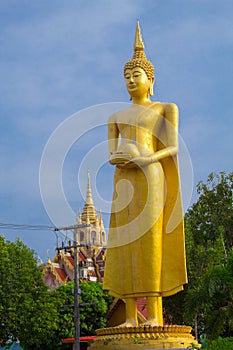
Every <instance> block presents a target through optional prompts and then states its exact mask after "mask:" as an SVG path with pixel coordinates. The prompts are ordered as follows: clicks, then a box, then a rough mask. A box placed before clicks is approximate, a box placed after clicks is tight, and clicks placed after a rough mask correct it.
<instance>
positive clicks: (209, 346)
mask: <svg viewBox="0 0 233 350" xmlns="http://www.w3.org/2000/svg"><path fill="white" fill-rule="evenodd" d="M202 349H205V350H233V338H218V339H215V340H212V341H206V344H205V345H203V346H202Z"/></svg>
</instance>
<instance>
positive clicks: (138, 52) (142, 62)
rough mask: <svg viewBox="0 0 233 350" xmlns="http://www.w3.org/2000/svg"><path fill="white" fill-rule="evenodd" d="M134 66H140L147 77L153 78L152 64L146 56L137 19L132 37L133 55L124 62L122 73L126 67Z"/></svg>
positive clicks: (131, 67)
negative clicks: (133, 37) (133, 36)
mask: <svg viewBox="0 0 233 350" xmlns="http://www.w3.org/2000/svg"><path fill="white" fill-rule="evenodd" d="M135 67H140V68H142V69H143V70H144V71H145V73H146V75H147V77H148V79H154V66H153V64H152V63H151V62H150V61H148V60H147V58H146V55H145V52H144V43H143V41H142V35H141V28H140V25H139V21H137V27H136V33H135V39H134V55H133V58H132V59H131V60H130V61H128V62H126V64H125V66H124V74H125V71H126V70H127V69H133V68H135Z"/></svg>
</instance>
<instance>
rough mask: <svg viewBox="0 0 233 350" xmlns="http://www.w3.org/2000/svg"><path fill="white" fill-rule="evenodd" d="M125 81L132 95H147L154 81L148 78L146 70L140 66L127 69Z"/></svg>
mask: <svg viewBox="0 0 233 350" xmlns="http://www.w3.org/2000/svg"><path fill="white" fill-rule="evenodd" d="M124 76H125V83H126V87H127V90H128V93H129V94H130V96H131V97H143V96H147V95H148V92H149V90H150V86H151V84H153V81H152V80H150V79H148V77H147V75H146V73H145V71H144V70H143V69H142V68H140V67H135V68H133V69H126V71H125V74H124Z"/></svg>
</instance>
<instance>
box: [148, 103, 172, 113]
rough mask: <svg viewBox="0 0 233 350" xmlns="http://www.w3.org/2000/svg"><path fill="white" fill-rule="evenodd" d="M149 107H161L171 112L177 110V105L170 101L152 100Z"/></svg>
mask: <svg viewBox="0 0 233 350" xmlns="http://www.w3.org/2000/svg"><path fill="white" fill-rule="evenodd" d="M150 108H154V109H162V110H163V111H165V112H169V111H170V112H172V111H177V110H178V107H177V105H176V104H175V103H172V102H152V103H151V105H150Z"/></svg>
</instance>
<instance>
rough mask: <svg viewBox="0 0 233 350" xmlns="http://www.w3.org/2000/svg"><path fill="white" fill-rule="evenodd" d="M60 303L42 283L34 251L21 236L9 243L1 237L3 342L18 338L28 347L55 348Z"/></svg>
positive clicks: (1, 327) (0, 284)
mask: <svg viewBox="0 0 233 350" xmlns="http://www.w3.org/2000/svg"><path fill="white" fill-rule="evenodd" d="M58 304H59V300H58V299H57V300H56V299H55V298H54V294H51V293H49V292H48V290H47V287H46V285H45V284H44V282H43V279H42V275H41V272H40V271H39V268H38V266H37V261H36V259H35V257H34V253H33V251H31V250H30V249H29V248H28V247H27V246H26V245H25V244H24V243H22V242H21V241H20V240H19V239H17V240H16V242H10V241H6V240H5V238H4V237H3V236H0V311H1V321H0V322H1V326H0V339H1V341H2V343H3V344H4V343H6V342H7V341H9V340H10V341H15V340H17V339H19V340H20V342H21V345H22V346H23V347H24V349H25V350H30V349H34V350H36V349H41V348H44V349H45V348H46V349H48V350H49V349H52V348H53V347H52V344H51V338H52V337H53V334H54V333H55V331H56V329H58V318H57V307H58ZM59 341H60V340H59Z"/></svg>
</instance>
